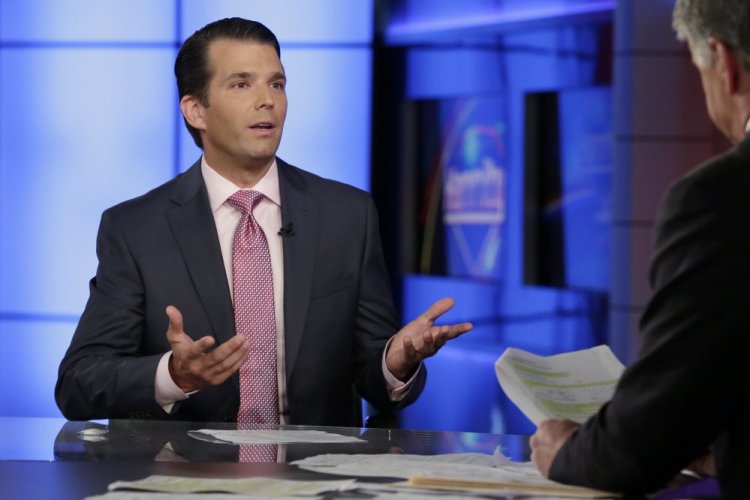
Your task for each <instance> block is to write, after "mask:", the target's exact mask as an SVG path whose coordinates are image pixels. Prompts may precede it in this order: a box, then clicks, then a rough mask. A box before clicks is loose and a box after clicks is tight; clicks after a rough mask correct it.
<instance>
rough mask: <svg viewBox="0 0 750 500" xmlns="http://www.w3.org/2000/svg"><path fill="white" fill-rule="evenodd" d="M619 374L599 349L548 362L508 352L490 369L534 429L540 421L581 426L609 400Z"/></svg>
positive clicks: (551, 358)
mask: <svg viewBox="0 0 750 500" xmlns="http://www.w3.org/2000/svg"><path fill="white" fill-rule="evenodd" d="M624 369H625V367H624V366H623V364H622V363H620V361H619V360H618V359H617V358H616V357H615V355H614V354H613V353H612V351H611V350H610V349H609V347H607V346H605V345H600V346H597V347H593V348H591V349H584V350H582V351H574V352H568V353H564V354H557V355H554V356H537V355H535V354H531V353H529V352H526V351H522V350H521V349H514V348H508V349H506V350H505V352H504V353H503V355H502V356H500V358H499V359H498V360H497V362H496V363H495V373H496V374H497V380H498V381H499V382H500V386H501V387H502V388H503V391H505V394H507V395H508V397H509V398H510V399H511V401H513V403H515V405H516V406H518V408H519V409H520V410H521V411H522V412H523V413H524V415H526V416H527V417H528V418H529V420H531V421H532V422H534V424H536V425H538V424H539V422H540V421H541V420H543V419H545V418H558V419H568V420H572V421H573V422H578V423H583V422H585V421H586V419H588V418H589V417H590V416H591V415H593V414H594V413H596V412H597V410H599V408H600V407H601V406H602V405H603V404H604V403H605V402H607V401H609V399H610V398H611V397H612V393H613V392H614V389H615V385H616V384H617V381H618V380H619V378H620V375H622V372H623V370H624Z"/></svg>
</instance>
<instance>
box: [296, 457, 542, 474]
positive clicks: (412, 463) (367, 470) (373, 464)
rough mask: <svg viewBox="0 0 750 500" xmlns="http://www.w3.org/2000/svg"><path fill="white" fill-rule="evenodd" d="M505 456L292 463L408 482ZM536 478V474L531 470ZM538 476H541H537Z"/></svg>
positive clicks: (495, 462)
mask: <svg viewBox="0 0 750 500" xmlns="http://www.w3.org/2000/svg"><path fill="white" fill-rule="evenodd" d="M511 463H512V462H510V460H508V459H507V458H506V457H504V456H502V455H500V454H499V453H496V454H495V455H487V454H483V453H450V454H445V455H402V454H398V453H384V454H374V455H356V454H355V455H349V454H345V453H328V454H324V455H315V456H313V457H307V458H303V459H301V460H297V461H295V462H292V465H296V466H297V467H299V468H300V469H304V470H309V471H313V472H322V473H324V474H335V475H337V476H348V477H352V476H356V477H394V478H401V479H408V478H409V477H410V476H412V475H414V474H422V473H425V472H431V473H435V474H436V475H441V474H447V473H449V472H457V471H463V472H464V473H466V474H468V473H470V472H472V471H473V472H474V473H475V474H480V475H481V473H482V472H486V471H488V470H489V471H492V470H494V468H495V467H498V466H504V465H508V464H511ZM534 471H535V473H536V475H539V473H538V472H536V469H534ZM539 477H541V476H539Z"/></svg>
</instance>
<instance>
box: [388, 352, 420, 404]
mask: <svg viewBox="0 0 750 500" xmlns="http://www.w3.org/2000/svg"><path fill="white" fill-rule="evenodd" d="M393 338H394V337H391V338H390V340H389V341H388V343H387V344H386V345H385V349H383V359H382V361H381V366H382V367H383V376H384V377H385V382H386V384H388V396H389V397H390V398H391V401H401V400H402V399H404V398H405V397H406V395H407V394H409V391H410V390H411V388H412V386H413V385H414V381H415V380H416V379H417V375H419V372H420V371H421V370H422V363H419V367H418V368H417V369H416V370H415V371H414V375H412V376H411V378H409V380H407V381H406V382H401V381H400V380H399V379H397V378H396V376H395V375H393V374H392V373H391V372H390V370H388V365H386V363H385V353H387V352H388V348H389V347H390V346H391V342H393Z"/></svg>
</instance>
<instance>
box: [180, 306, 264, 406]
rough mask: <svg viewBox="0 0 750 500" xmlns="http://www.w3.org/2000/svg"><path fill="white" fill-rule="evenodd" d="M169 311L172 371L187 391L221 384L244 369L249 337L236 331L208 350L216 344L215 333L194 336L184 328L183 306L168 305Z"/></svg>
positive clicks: (183, 389)
mask: <svg viewBox="0 0 750 500" xmlns="http://www.w3.org/2000/svg"><path fill="white" fill-rule="evenodd" d="M166 312H167V316H168V317H169V328H167V340H168V341H169V345H170V346H172V356H171V358H170V359H169V374H170V375H171V376H172V380H174V382H175V384H177V387H179V388H180V389H182V391H183V392H185V393H189V392H192V391H197V390H199V389H205V388H206V387H210V386H214V385H219V384H221V383H222V382H224V381H225V380H226V379H228V378H229V377H230V375H232V374H233V373H234V372H236V371H237V370H239V369H240V366H241V365H242V362H243V361H244V359H245V356H246V355H247V351H248V349H249V341H248V340H247V338H245V337H244V336H242V335H235V336H234V337H232V338H231V339H229V340H227V341H226V342H224V343H223V344H221V345H219V346H218V347H217V348H216V349H214V350H212V351H210V352H208V349H210V348H211V347H212V346H213V345H214V342H215V341H214V339H213V337H210V336H206V337H201V338H200V339H198V340H193V339H192V338H191V337H190V336H189V335H188V334H186V333H185V331H184V329H183V324H182V313H181V312H180V310H179V309H177V308H176V307H174V306H167V310H166Z"/></svg>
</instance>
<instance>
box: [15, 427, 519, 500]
mask: <svg viewBox="0 0 750 500" xmlns="http://www.w3.org/2000/svg"><path fill="white" fill-rule="evenodd" d="M201 428H213V429H234V428H236V426H235V425H234V424H225V423H188V422H164V421H151V420H149V421H140V420H110V421H100V422H68V421H66V420H63V419H53V418H11V417H3V418H0V496H1V497H2V498H3V499H27V498H28V499H36V498H55V499H63V500H64V499H77V500H80V499H81V498H83V497H85V496H88V495H95V494H102V493H105V492H106V491H107V485H108V484H110V483H111V482H113V481H116V480H135V479H141V478H144V477H146V476H149V475H152V474H165V475H180V476H203V477H232V478H236V477H251V476H273V477H279V478H287V479H321V478H325V479H341V478H340V477H334V476H329V475H322V474H317V473H313V472H308V471H304V470H300V469H298V468H297V467H296V466H293V465H289V462H292V461H294V460H298V459H300V458H304V457H307V456H313V455H318V454H321V453H410V454H411V453H413V454H420V455H430V454H440V453H466V452H479V453H493V452H494V451H495V449H496V448H497V447H498V446H500V448H501V450H502V451H503V453H504V454H505V455H506V456H508V457H510V458H512V459H514V460H519V461H520V460H528V456H529V447H528V438H526V437H524V436H515V435H499V434H479V433H469V432H428V431H406V430H389V429H368V428H348V427H347V428H345V427H307V426H282V428H284V429H318V430H325V431H328V432H333V433H337V434H343V435H347V436H356V437H359V438H361V439H364V440H365V442H364V443H361V444H360V443H349V444H289V445H281V450H282V451H281V453H280V459H281V462H279V463H238V460H237V455H238V453H237V447H236V446H232V445H223V444H214V443H209V442H204V441H199V440H197V439H193V438H191V437H189V436H188V435H187V431H188V430H192V429H201ZM84 429H101V431H103V432H104V434H102V437H103V438H106V439H102V440H99V441H96V440H91V441H86V440H83V439H82V438H81V436H80V434H79V433H80V432H81V431H82V430H84ZM167 443H169V446H168V447H166V448H165V446H166V445H167ZM365 480H372V479H365Z"/></svg>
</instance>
